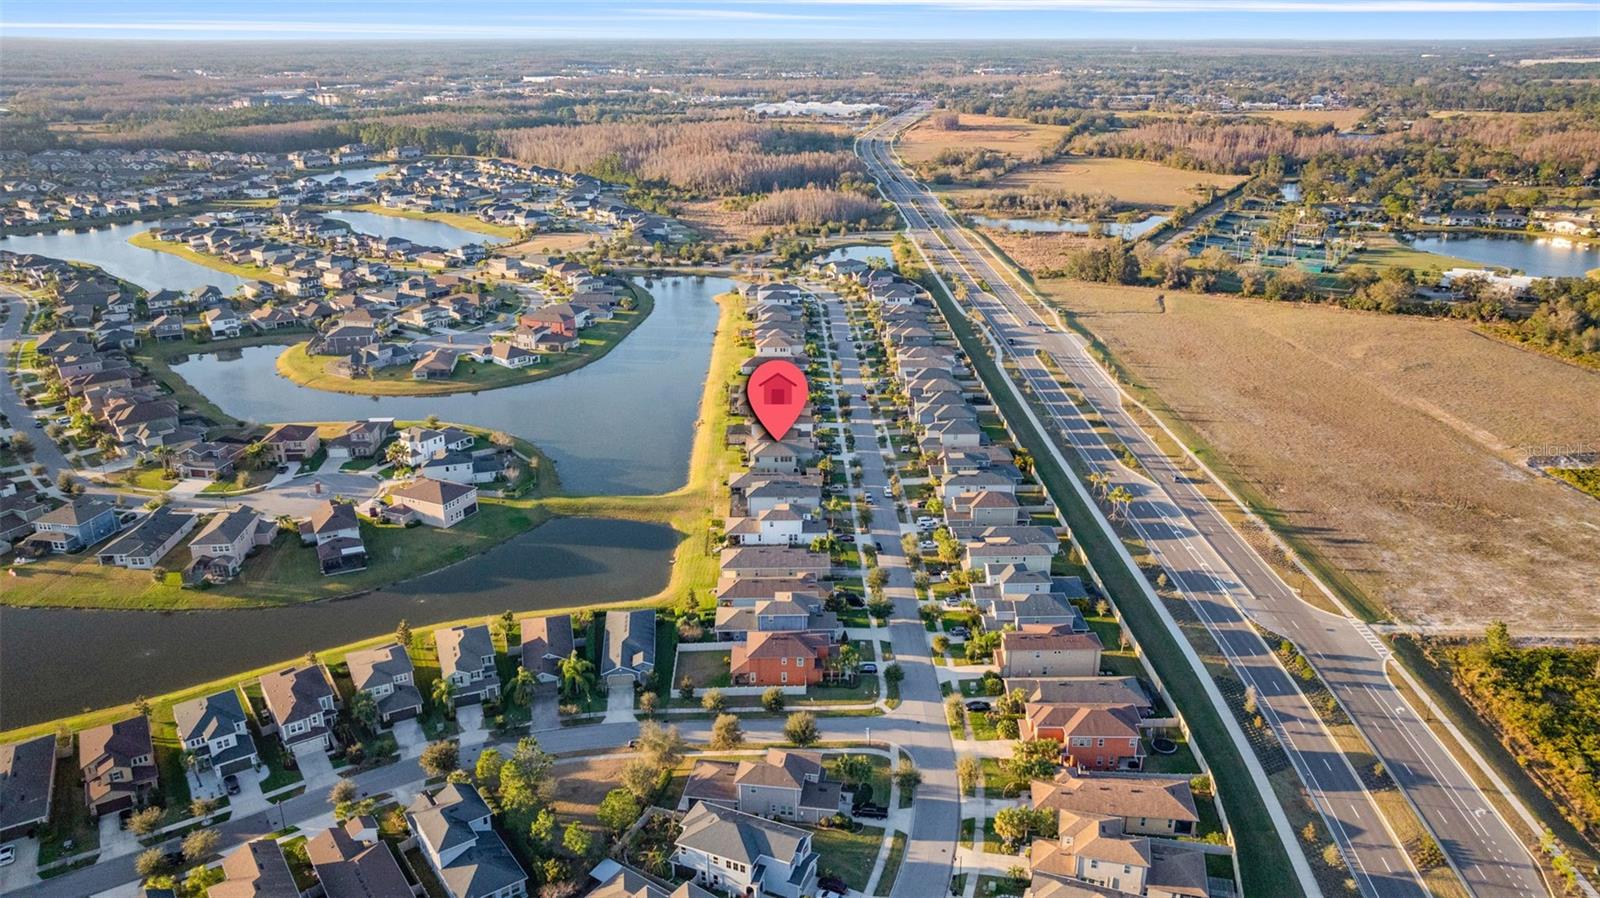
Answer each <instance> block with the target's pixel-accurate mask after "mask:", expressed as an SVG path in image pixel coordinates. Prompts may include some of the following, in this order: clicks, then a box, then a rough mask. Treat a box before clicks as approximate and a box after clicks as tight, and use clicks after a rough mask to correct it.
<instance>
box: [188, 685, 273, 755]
mask: <svg viewBox="0 0 1600 898" xmlns="http://www.w3.org/2000/svg"><path fill="white" fill-rule="evenodd" d="M172 716H173V718H174V719H175V720H176V721H177V724H178V741H179V742H181V743H182V744H183V750H184V751H186V752H188V753H189V754H191V755H193V756H194V757H195V760H196V762H197V767H198V769H200V770H216V771H217V773H218V774H219V775H221V776H227V775H228V774H232V773H239V772H240V771H243V770H251V769H253V768H254V767H255V766H256V763H257V757H256V742H255V739H253V738H251V736H250V716H249V715H248V714H246V713H245V710H244V704H243V703H242V702H240V701H239V692H238V690H235V689H224V690H223V691H221V692H218V693H214V694H212V695H207V696H203V697H201V698H194V699H190V700H189V701H186V702H179V703H178V704H176V705H173V706H172Z"/></svg>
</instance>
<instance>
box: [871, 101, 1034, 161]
mask: <svg viewBox="0 0 1600 898" xmlns="http://www.w3.org/2000/svg"><path fill="white" fill-rule="evenodd" d="M1065 133H1066V129H1065V128H1062V127H1060V126H1059V125H1038V124H1034V123H1033V122H1030V121H1026V120H1024V119H1018V118H1001V117H999V116H993V115H974V114H972V113H969V112H963V113H961V127H960V128H959V129H957V130H954V131H945V130H943V129H941V128H936V127H934V125H933V118H931V117H930V118H925V119H923V120H922V121H920V122H918V123H917V124H915V125H913V126H912V127H911V129H910V130H908V131H906V132H905V133H904V134H902V135H900V141H899V144H898V146H899V149H900V156H901V157H902V158H904V159H905V160H906V161H907V162H910V163H912V164H916V163H919V162H926V161H928V160H929V159H932V158H933V157H935V156H937V155H939V153H941V152H942V151H944V150H948V149H952V148H955V149H962V150H971V149H985V150H995V151H998V152H1001V153H1006V154H1008V155H1011V156H1016V157H1017V158H1019V159H1027V158H1028V157H1030V156H1033V155H1035V154H1037V153H1039V152H1040V151H1042V150H1048V149H1049V148H1051V147H1052V146H1055V143H1056V141H1058V140H1060V139H1061V135H1062V134H1065Z"/></svg>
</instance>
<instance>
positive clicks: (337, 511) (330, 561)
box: [300, 501, 367, 577]
mask: <svg viewBox="0 0 1600 898" xmlns="http://www.w3.org/2000/svg"><path fill="white" fill-rule="evenodd" d="M300 542H301V543H302V544H304V545H308V546H316V547H317V564H318V565H319V566H320V567H321V569H322V575H323V576H325V577H326V576H331V575H333V574H343V573H347V572H349V571H359V570H364V569H366V566H367V547H366V544H365V543H363V542H362V541H361V519H360V518H358V517H356V509H355V506H354V505H351V504H349V503H348V502H333V501H326V502H323V503H322V504H321V505H319V506H317V508H316V510H314V511H312V512H311V516H310V517H309V518H307V519H305V520H304V521H301V522H300Z"/></svg>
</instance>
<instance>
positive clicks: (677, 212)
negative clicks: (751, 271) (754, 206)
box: [672, 199, 769, 243]
mask: <svg viewBox="0 0 1600 898" xmlns="http://www.w3.org/2000/svg"><path fill="white" fill-rule="evenodd" d="M672 214H673V216H674V217H675V218H677V219H678V220H679V221H681V222H683V223H684V224H686V225H688V226H689V227H691V228H693V229H694V230H695V231H697V232H698V233H700V234H703V235H705V236H706V237H708V238H710V239H711V240H717V241H730V242H734V243H743V242H745V241H747V240H749V239H751V238H752V237H755V236H757V235H758V234H760V233H761V232H763V231H766V230H769V228H767V227H766V226H765V225H753V224H751V223H749V222H748V221H746V220H745V215H744V213H743V212H736V211H733V210H731V209H728V208H727V207H725V206H724V205H723V203H722V200H720V199H712V200H695V201H694V202H687V203H677V204H675V205H674V206H673V207H672Z"/></svg>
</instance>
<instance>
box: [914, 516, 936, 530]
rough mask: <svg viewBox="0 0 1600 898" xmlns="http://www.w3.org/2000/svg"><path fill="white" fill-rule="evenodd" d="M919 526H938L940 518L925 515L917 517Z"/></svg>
mask: <svg viewBox="0 0 1600 898" xmlns="http://www.w3.org/2000/svg"><path fill="white" fill-rule="evenodd" d="M917 526H918V527H922V528H925V529H926V528H932V527H937V526H939V519H938V518H932V517H928V516H926V515H924V516H922V517H920V518H917Z"/></svg>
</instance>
